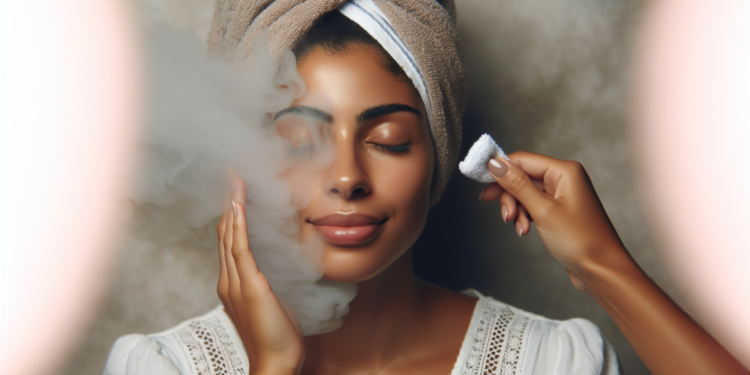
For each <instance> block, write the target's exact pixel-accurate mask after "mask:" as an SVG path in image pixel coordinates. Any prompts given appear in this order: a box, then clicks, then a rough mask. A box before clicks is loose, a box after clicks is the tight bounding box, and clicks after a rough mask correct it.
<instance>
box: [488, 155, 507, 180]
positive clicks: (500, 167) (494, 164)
mask: <svg viewBox="0 0 750 375" xmlns="http://www.w3.org/2000/svg"><path fill="white" fill-rule="evenodd" d="M487 168H488V169H489V170H490V173H492V175H493V176H495V178H502V177H503V176H505V173H507V172H508V167H507V166H506V165H505V164H503V163H501V162H499V161H497V160H495V159H490V162H489V163H488V164H487Z"/></svg>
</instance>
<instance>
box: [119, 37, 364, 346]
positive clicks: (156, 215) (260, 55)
mask: <svg viewBox="0 0 750 375" xmlns="http://www.w3.org/2000/svg"><path fill="white" fill-rule="evenodd" d="M147 30H148V31H147V32H146V33H145V38H146V42H147V45H148V49H147V56H148V68H149V82H148V85H149V89H150V90H149V93H148V94H149V114H150V115H149V117H148V119H147V126H146V131H145V136H144V139H143V142H142V147H141V151H142V155H143V156H142V160H141V165H142V168H141V174H140V179H139V181H138V182H137V186H136V188H135V189H134V191H133V196H132V197H131V198H132V199H133V201H134V202H135V203H136V204H137V205H139V206H141V207H148V208H149V210H151V211H152V215H151V216H150V218H149V220H150V223H149V225H146V226H143V225H138V226H137V227H139V228H146V227H149V228H148V231H149V232H150V233H152V234H150V236H159V235H160V234H161V233H164V232H163V231H170V232H171V233H175V234H177V235H179V236H181V237H183V238H189V239H192V240H196V241H197V242H198V243H201V245H202V246H203V247H205V248H206V250H207V251H216V242H214V240H213V239H212V238H211V236H205V235H203V234H202V233H206V232H209V233H210V232H211V231H212V230H213V229H215V225H216V218H217V217H218V216H220V215H221V213H222V210H223V209H224V207H225V205H226V199H227V197H228V178H227V172H228V170H230V169H231V170H233V171H235V172H236V173H237V174H238V175H239V176H240V177H241V178H242V179H243V180H245V182H246V184H247V186H248V200H247V208H246V212H247V219H248V233H249V239H250V246H251V250H252V252H253V255H254V256H255V259H256V261H257V263H258V266H259V268H260V270H261V271H262V272H263V273H264V275H265V276H266V277H267V278H268V280H269V282H270V284H271V287H272V289H273V290H274V292H275V293H276V295H277V296H278V297H279V299H280V300H282V301H283V302H284V303H286V304H287V305H288V306H289V307H290V308H291V309H292V311H293V312H294V314H295V316H296V317H297V319H298V320H299V322H300V325H301V327H302V330H303V333H304V334H305V335H311V334H318V333H324V332H329V331H332V330H335V329H337V328H338V327H339V326H340V325H341V323H342V320H341V317H342V316H343V315H345V314H346V313H347V312H348V303H349V302H350V301H351V300H352V299H353V298H354V295H355V294H356V284H343V283H334V282H330V281H325V280H321V277H322V269H321V267H320V264H319V262H320V254H321V249H320V247H319V246H318V245H319V244H316V243H305V244H300V243H299V241H298V232H299V222H298V219H297V210H298V209H299V208H301V207H303V206H304V205H306V204H307V202H309V199H310V197H309V195H305V190H304V189H300V188H299V187H295V186H290V185H289V184H290V182H288V181H287V182H285V181H282V180H281V179H280V178H279V177H278V176H279V175H280V174H281V173H282V172H284V171H287V170H288V169H289V168H291V167H292V166H295V167H296V168H295V171H297V170H300V168H299V167H300V166H303V167H304V168H302V170H304V169H305V168H306V169H307V170H308V171H310V170H312V171H314V170H317V169H319V168H322V167H325V166H327V165H329V164H330V162H331V161H332V160H333V156H334V155H335V150H333V149H332V148H331V147H330V145H328V146H327V147H326V145H323V144H322V142H323V141H325V140H324V139H317V140H316V139H313V141H314V142H316V144H313V145H312V146H316V151H315V152H314V153H312V154H305V155H299V154H297V153H290V152H289V147H290V145H288V144H287V143H286V142H285V141H284V139H282V137H281V136H279V134H278V132H277V131H276V128H275V126H273V123H272V120H271V118H270V114H272V113H274V112H277V111H279V110H281V109H283V108H286V107H288V106H289V105H291V103H292V101H293V100H294V99H295V98H297V97H299V96H301V95H303V94H304V91H305V86H304V82H303V81H302V79H301V77H300V76H299V74H298V73H297V70H296V61H295V58H294V55H293V54H292V53H291V52H289V51H287V52H286V54H285V55H284V58H283V60H282V62H281V64H280V66H278V67H277V66H276V64H274V63H273V61H272V59H271V57H270V55H269V54H268V47H267V38H266V37H265V35H264V36H262V37H259V38H258V41H256V61H255V62H253V63H252V64H250V63H247V62H243V63H235V64H232V63H229V62H226V61H223V60H218V59H215V58H211V57H210V56H209V54H208V52H207V49H206V45H205V42H202V41H201V40H200V39H199V38H198V37H196V36H195V35H191V34H192V33H190V32H188V31H185V30H177V29H175V28H174V27H172V26H168V25H167V24H165V23H161V22H157V23H156V24H155V25H152V26H150V27H148V28H147ZM309 126H314V125H312V124H310V125H309ZM311 133H312V134H318V132H317V131H312V132H311ZM295 173H297V172H295ZM301 173H304V172H301ZM155 227H158V228H159V230H155ZM144 230H145V229H144ZM146 237H148V236H146ZM207 237H208V238H207ZM214 238H215V237H214ZM155 240H156V239H155ZM186 292H187V291H186Z"/></svg>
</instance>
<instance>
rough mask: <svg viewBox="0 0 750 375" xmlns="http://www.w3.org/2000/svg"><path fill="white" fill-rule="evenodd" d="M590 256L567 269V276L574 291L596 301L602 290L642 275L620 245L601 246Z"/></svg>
mask: <svg viewBox="0 0 750 375" xmlns="http://www.w3.org/2000/svg"><path fill="white" fill-rule="evenodd" d="M592 254H593V255H592V256H591V257H588V258H586V259H585V260H583V261H581V262H579V263H578V264H576V265H575V266H572V267H568V274H569V276H570V279H571V282H572V283H573V286H575V288H576V289H578V290H580V291H581V292H583V293H586V294H587V295H589V296H590V297H592V298H594V299H598V298H597V297H598V295H599V294H600V292H601V291H602V289H608V288H609V287H611V286H614V285H617V284H619V283H620V282H621V281H623V280H624V279H627V278H631V277H633V276H635V275H640V274H643V272H642V271H641V269H640V268H639V267H638V265H637V264H636V263H635V261H634V260H633V258H632V257H631V256H630V254H629V253H628V252H627V250H625V248H624V247H623V246H622V245H621V244H611V245H609V246H603V247H601V248H599V249H597V251H595V252H592Z"/></svg>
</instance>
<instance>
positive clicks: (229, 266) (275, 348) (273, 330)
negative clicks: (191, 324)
mask: <svg viewBox="0 0 750 375" xmlns="http://www.w3.org/2000/svg"><path fill="white" fill-rule="evenodd" d="M232 185H233V192H232V202H231V203H230V204H228V205H227V206H228V207H227V209H226V210H225V211H224V214H223V215H222V217H221V221H220V222H219V226H218V228H217V233H218V235H219V262H220V265H221V271H220V274H219V283H218V286H217V288H216V291H217V293H218V294H219V299H220V300H221V303H222V304H223V305H224V310H225V311H226V312H227V315H229V317H230V318H231V319H232V322H233V323H234V326H235V328H236V329H237V332H238V333H239V335H240V338H241V339H242V343H243V344H244V346H245V350H246V351H247V356H248V359H249V361H250V374H298V373H299V372H300V370H301V368H302V364H303V362H304V356H305V349H304V341H303V338H302V332H301V330H300V328H299V324H298V323H297V320H296V319H295V318H294V315H293V314H292V313H291V311H288V309H285V307H284V305H283V304H282V303H281V302H280V301H279V299H278V298H276V295H275V294H274V293H273V291H272V290H271V286H270V284H269V283H268V280H267V279H266V277H265V276H264V275H263V273H262V272H260V270H259V269H258V265H257V264H256V263H255V258H254V257H253V254H252V252H251V251H250V243H249V241H248V235H247V221H246V218H245V197H246V187H245V182H244V181H242V180H241V179H240V178H239V177H237V176H234V175H233V176H232Z"/></svg>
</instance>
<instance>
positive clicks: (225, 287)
mask: <svg viewBox="0 0 750 375" xmlns="http://www.w3.org/2000/svg"><path fill="white" fill-rule="evenodd" d="M227 213H228V211H224V214H223V215H222V216H221V221H219V225H218V226H217V228H216V234H217V235H218V238H219V240H218V252H219V282H218V285H217V286H216V293H217V294H218V295H219V299H220V300H221V303H222V304H224V306H225V307H228V306H227V303H228V301H227V300H226V299H225V296H226V295H227V293H228V291H229V279H228V277H227V263H226V260H225V258H224V232H225V231H226V222H227Z"/></svg>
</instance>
